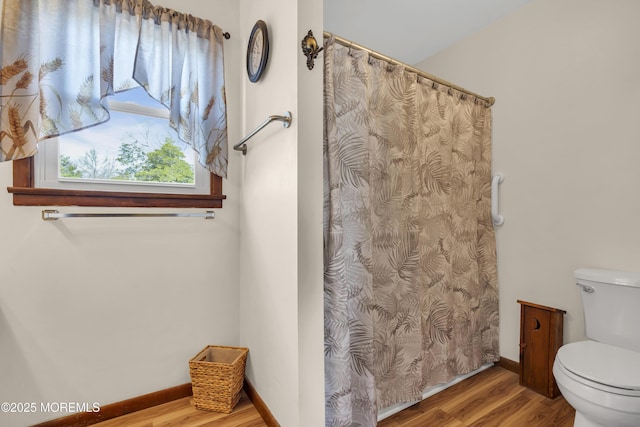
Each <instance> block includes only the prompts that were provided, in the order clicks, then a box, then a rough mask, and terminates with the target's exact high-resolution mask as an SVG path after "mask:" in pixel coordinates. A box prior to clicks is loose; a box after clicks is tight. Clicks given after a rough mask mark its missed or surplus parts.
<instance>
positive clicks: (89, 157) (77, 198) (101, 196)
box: [9, 87, 224, 208]
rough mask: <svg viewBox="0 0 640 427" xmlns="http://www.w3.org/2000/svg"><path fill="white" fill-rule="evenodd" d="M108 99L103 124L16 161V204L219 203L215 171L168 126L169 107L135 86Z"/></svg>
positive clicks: (44, 144) (47, 143) (51, 142)
mask: <svg viewBox="0 0 640 427" xmlns="http://www.w3.org/2000/svg"><path fill="white" fill-rule="evenodd" d="M105 102H107V103H108V107H109V111H110V115H111V118H110V120H109V121H108V122H107V123H106V124H102V125H100V126H94V127H90V128H88V129H84V130H81V131H77V132H72V133H68V134H65V135H62V136H59V137H56V138H51V139H49V140H46V141H43V142H41V143H40V146H39V151H38V154H37V155H36V156H35V157H34V159H33V161H27V160H19V161H14V186H13V187H10V188H9V191H10V192H12V193H13V195H14V196H13V197H14V204H15V205H62V206H65V205H81V206H146V207H154V206H157V207H208V208H213V207H221V204H222V199H224V196H222V194H221V179H220V177H218V176H216V175H213V174H211V173H210V172H209V171H208V170H207V169H206V168H204V167H203V166H202V165H201V164H200V163H199V162H198V158H197V154H196V153H195V151H193V150H192V149H191V147H189V146H188V145H187V144H185V143H184V142H182V141H181V140H180V139H179V138H178V135H177V133H176V132H175V131H174V130H173V129H172V128H171V127H169V125H168V120H169V112H168V110H167V109H166V108H164V107H163V106H162V105H160V104H159V103H158V102H157V101H155V100H154V99H153V98H151V97H149V96H148V95H147V94H146V93H145V91H144V89H142V88H140V87H138V88H136V89H131V90H128V91H124V92H120V93H118V94H116V95H114V96H110V97H108V99H107V100H106V101H105ZM27 175H29V176H28V177H27ZM21 184H22V185H21ZM25 184H26V185H25ZM29 184H30V185H29Z"/></svg>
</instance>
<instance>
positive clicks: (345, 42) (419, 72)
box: [324, 31, 496, 107]
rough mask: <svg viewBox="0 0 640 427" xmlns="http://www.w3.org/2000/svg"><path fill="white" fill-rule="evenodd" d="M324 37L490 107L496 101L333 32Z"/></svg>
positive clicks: (326, 33)
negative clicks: (398, 66)
mask: <svg viewBox="0 0 640 427" xmlns="http://www.w3.org/2000/svg"><path fill="white" fill-rule="evenodd" d="M324 37H325V38H326V37H333V38H334V40H335V41H336V42H337V43H340V44H341V45H342V46H346V47H354V48H356V49H359V50H364V51H365V52H367V53H369V55H371V56H373V57H374V58H377V59H381V60H383V61H387V62H390V63H392V64H396V65H402V66H403V67H405V69H406V70H407V71H410V72H412V73H416V74H417V75H419V76H420V77H424V78H426V79H429V80H432V81H434V82H436V83H438V84H441V85H443V86H447V87H450V88H452V89H455V90H457V91H459V92H463V93H466V94H467V95H471V96H474V97H476V98H478V99H481V100H483V101H484V102H486V103H487V104H488V105H489V107H491V106H492V105H493V104H494V103H495V102H496V99H495V98H494V97H492V96H491V97H489V98H487V97H484V96H481V95H478V94H477V93H474V92H471V91H469V90H467V89H465V88H462V87H460V86H457V85H454V84H453V83H450V82H448V81H446V80H443V79H441V78H440V77H436V76H434V75H432V74H429V73H427V72H425V71H422V70H420V69H418V68H415V67H412V66H411V65H407V64H405V63H404V62H400V61H398V60H396V59H393V58H390V57H388V56H386V55H383V54H381V53H379V52H376V51H375V50H372V49H369V48H366V47H364V46H362V45H359V44H357V43H354V42H352V41H351V40H347V39H345V38H343V37H340V36H336V35H335V34H332V33H330V32H328V31H325V32H324Z"/></svg>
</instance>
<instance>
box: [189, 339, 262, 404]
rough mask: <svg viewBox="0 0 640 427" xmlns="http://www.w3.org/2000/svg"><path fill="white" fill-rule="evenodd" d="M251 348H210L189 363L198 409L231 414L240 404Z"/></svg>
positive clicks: (206, 348) (194, 399)
mask: <svg viewBox="0 0 640 427" xmlns="http://www.w3.org/2000/svg"><path fill="white" fill-rule="evenodd" d="M248 353H249V349H248V348H244V347H224V346H213V345H210V346H207V347H205V348H204V349H203V350H202V351H201V352H200V353H198V354H197V355H196V356H194V357H193V358H192V359H191V360H190V361H189V373H190V374H191V386H192V388H193V401H194V403H195V406H196V408H197V409H204V410H206V411H214V412H223V413H227V414H228V413H231V412H232V411H233V408H234V407H235V406H236V404H237V403H238V400H240V391H241V390H242V386H243V384H244V369H245V365H246V363H247V354H248Z"/></svg>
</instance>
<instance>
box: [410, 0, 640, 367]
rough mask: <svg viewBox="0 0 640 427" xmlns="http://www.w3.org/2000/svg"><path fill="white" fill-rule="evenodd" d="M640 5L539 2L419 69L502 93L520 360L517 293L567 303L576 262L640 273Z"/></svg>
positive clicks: (513, 341) (509, 331)
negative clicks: (639, 136) (639, 141)
mask: <svg viewBox="0 0 640 427" xmlns="http://www.w3.org/2000/svg"><path fill="white" fill-rule="evenodd" d="M639 16H640V2H637V1H635V0H615V1H608V2H605V1H601V0H534V1H532V2H531V3H529V4H527V5H525V6H524V7H522V8H521V9H519V10H518V11H516V12H515V13H514V14H512V15H510V16H508V17H506V18H504V19H503V20H501V21H499V22H497V23H495V24H493V25H491V26H489V27H488V28H486V29H484V30H482V31H480V32H479V33H477V34H475V35H473V36H471V37H469V38H467V39H465V40H463V41H461V42H460V43H458V44H456V45H454V46H453V47H450V48H448V49H446V50H444V51H442V52H441V53H439V54H437V55H435V56H433V57H430V58H428V59H426V60H425V61H423V62H421V63H420V64H418V66H419V67H420V68H422V69H424V70H426V71H428V72H430V73H432V74H435V75H437V76H440V77H443V78H445V79H446V80H448V81H451V82H455V83H456V84H458V85H460V86H463V87H466V88H468V89H470V90H473V91H475V92H477V93H480V94H483V95H485V96H494V97H495V98H496V104H495V105H494V107H493V113H494V115H493V141H494V144H493V153H494V157H493V168H494V171H499V172H503V173H504V175H505V181H504V183H503V184H502V185H501V187H500V205H501V206H500V209H501V211H502V212H501V213H502V214H503V215H504V217H505V223H504V225H503V226H502V227H499V228H498V229H497V243H498V275H499V282H500V298H501V303H500V310H501V318H500V319H501V320H500V328H501V331H500V345H501V354H502V356H503V357H506V358H508V359H511V360H515V361H517V360H518V358H519V355H518V340H519V316H520V312H519V305H518V304H517V303H516V300H517V299H522V300H525V301H530V302H535V303H539V304H543V305H549V306H552V307H558V308H561V309H565V310H567V315H566V320H565V342H573V341H577V340H581V339H583V338H584V327H583V314H582V306H581V301H580V294H579V292H578V289H577V287H576V286H574V279H573V270H574V269H575V268H578V267H586V266H588V267H600V268H613V269H621V270H631V271H640V245H638V242H639V241H640V227H639V226H638V219H639V218H640V192H638V186H639V185H640V168H639V167H638V159H640V144H639V143H638V130H637V122H638V117H640V104H639V103H638V102H637V100H638V98H639V97H640V44H638V40H640V25H639V24H640V21H639V18H638V17H639Z"/></svg>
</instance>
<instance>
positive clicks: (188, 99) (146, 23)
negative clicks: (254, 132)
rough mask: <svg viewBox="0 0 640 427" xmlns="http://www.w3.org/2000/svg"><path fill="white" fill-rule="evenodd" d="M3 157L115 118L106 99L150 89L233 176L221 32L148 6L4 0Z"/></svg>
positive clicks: (208, 163) (126, 0)
mask: <svg viewBox="0 0 640 427" xmlns="http://www.w3.org/2000/svg"><path fill="white" fill-rule="evenodd" d="M0 37H1V39H0V40H2V47H1V48H2V49H1V50H0V65H1V66H2V68H1V69H0V98H1V99H0V161H5V160H15V159H20V158H25V157H29V156H32V155H33V154H35V152H36V150H37V143H38V141H41V140H44V139H46V138H50V137H54V136H58V135H62V134H64V133H67V132H73V131H76V130H79V129H83V128H86V127H89V126H94V125H98V124H100V123H103V122H105V121H107V120H108V119H109V111H108V109H107V108H106V107H105V105H106V104H103V102H102V100H103V98H104V97H105V96H108V95H112V94H113V93H115V92H119V91H123V90H127V89H131V88H133V87H137V86H142V87H144V88H145V90H146V91H147V93H148V94H149V95H150V96H151V97H153V98H154V99H156V100H157V101H159V102H160V103H162V104H163V105H165V106H166V107H167V108H168V109H169V110H170V120H169V124H170V126H171V127H173V128H174V129H176V131H177V132H178V135H179V136H180V138H181V139H182V140H184V141H185V142H187V143H189V144H191V146H192V147H193V148H194V149H195V150H196V151H197V152H198V153H199V156H200V163H202V164H203V165H204V166H205V167H207V168H208V169H209V170H210V171H211V172H213V173H215V174H217V175H219V176H222V177H226V174H227V158H228V154H227V118H226V99H225V92H224V58H223V45H222V44H223V39H224V37H223V33H222V30H221V29H220V28H219V27H217V26H216V25H213V24H212V23H211V22H210V21H207V20H204V19H200V18H196V17H193V16H191V15H186V14H183V13H178V12H176V11H174V10H171V9H167V8H163V7H158V6H154V5H152V4H151V3H150V2H148V1H146V0H119V1H118V0H93V1H90V0H73V1H72V0H47V1H21V0H4V7H3V13H2V28H1V30H0Z"/></svg>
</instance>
